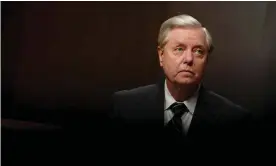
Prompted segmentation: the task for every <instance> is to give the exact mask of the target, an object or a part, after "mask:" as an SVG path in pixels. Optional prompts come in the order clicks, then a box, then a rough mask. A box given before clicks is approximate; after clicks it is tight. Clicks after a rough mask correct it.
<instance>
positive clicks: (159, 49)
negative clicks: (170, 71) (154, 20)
mask: <svg viewBox="0 0 276 166" xmlns="http://www.w3.org/2000/svg"><path fill="white" fill-rule="evenodd" d="M157 51H158V58H159V64H160V66H161V67H162V66H163V58H164V49H163V48H161V47H160V46H158V47H157Z"/></svg>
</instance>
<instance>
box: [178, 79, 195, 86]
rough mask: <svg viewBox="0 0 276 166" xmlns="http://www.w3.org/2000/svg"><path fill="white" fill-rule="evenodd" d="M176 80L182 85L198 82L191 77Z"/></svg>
mask: <svg viewBox="0 0 276 166" xmlns="http://www.w3.org/2000/svg"><path fill="white" fill-rule="evenodd" d="M175 82H176V83H178V84H181V85H194V84H195V83H196V82H195V81H194V80H191V79H179V80H176V81H175Z"/></svg>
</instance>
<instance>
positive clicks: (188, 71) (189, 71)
mask: <svg viewBox="0 0 276 166" xmlns="http://www.w3.org/2000/svg"><path fill="white" fill-rule="evenodd" d="M182 72H185V73H190V74H192V75H194V74H195V73H194V72H192V71H191V70H181V71H179V73H182Z"/></svg>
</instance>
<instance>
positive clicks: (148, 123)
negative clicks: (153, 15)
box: [113, 15, 250, 148]
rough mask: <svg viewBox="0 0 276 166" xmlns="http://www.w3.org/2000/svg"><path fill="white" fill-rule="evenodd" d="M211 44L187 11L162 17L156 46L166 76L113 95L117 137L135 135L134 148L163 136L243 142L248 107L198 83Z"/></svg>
mask: <svg viewBox="0 0 276 166" xmlns="http://www.w3.org/2000/svg"><path fill="white" fill-rule="evenodd" d="M212 48H213V46H212V37H211V35H210V33H209V32H208V30H207V29H206V28H205V27H203V26H202V25H201V23H200V22H199V21H197V20H196V19H195V18H193V17H192V16H189V15H178V16H174V17H172V18H170V19H168V20H166V21H165V22H164V23H163V24H162V25H161V28H160V32H159V36H158V47H157V50H158V56H159V63H160V66H161V67H162V69H163V71H164V75H165V78H164V79H162V80H161V81H160V82H158V83H157V84H153V85H148V86H143V87H138V88H135V89H131V90H124V91H120V92H116V93H115V94H114V95H113V110H114V114H113V117H114V119H117V121H116V122H117V124H120V125H117V127H118V128H116V129H117V130H116V129H115V128H114V131H116V133H117V131H119V130H118V129H120V131H122V133H120V134H121V136H122V137H120V138H118V139H122V138H125V140H131V139H133V140H134V138H136V139H137V140H139V141H135V143H133V144H135V145H137V144H139V143H140V144H139V145H138V146H137V147H138V148H139V147H140V146H142V147H144V146H143V145H146V146H147V147H149V145H150V146H154V145H153V143H155V144H156V143H157V144H156V145H157V146H158V145H161V144H164V141H165V142H167V144H169V145H172V146H176V145H179V144H181V145H184V146H185V145H200V146H201V147H202V146H204V145H210V144H211V145H212V146H214V144H216V145H217V147H220V146H224V147H225V146H228V147H231V146H232V145H235V144H236V143H237V142H240V141H242V135H241V134H244V131H246V130H244V129H245V128H244V127H245V126H246V125H245V124H247V121H248V119H249V117H250V114H249V112H248V111H246V110H245V109H243V108H242V107H240V106H238V105H236V104H234V103H233V102H231V101H230V100H228V99H226V98H224V97H222V96H220V95H218V94H216V93H214V92H212V91H209V90H207V89H205V87H204V86H203V84H202V78H203V75H204V70H205V67H206V65H207V62H208V57H209V56H210V53H211V52H212ZM161 128H162V129H161ZM121 129H123V130H121ZM160 133H162V134H161V135H160ZM120 134H118V135H120ZM132 136H133V137H132ZM229 140H230V141H229ZM210 141H212V143H211V142H210ZM145 142H147V143H148V144H147V143H145ZM133 144H131V143H130V144H129V145H133Z"/></svg>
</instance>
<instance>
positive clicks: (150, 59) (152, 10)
mask: <svg viewBox="0 0 276 166" xmlns="http://www.w3.org/2000/svg"><path fill="white" fill-rule="evenodd" d="M1 11H2V14H1V15H2V24H1V25H2V42H1V44H2V50H1V51H2V54H1V55H2V64H1V65H2V82H1V84H2V91H1V92H2V110H1V111H2V119H3V118H6V119H11V118H12V119H18V120H28V121H34V122H44V123H57V124H60V123H63V122H69V123H77V122H78V121H77V119H78V120H80V121H82V120H83V118H85V117H86V116H87V115H90V114H91V113H92V114H94V113H96V114H98V113H100V114H101V113H103V111H104V110H102V109H100V108H101V106H102V105H104V104H105V102H106V101H108V99H109V97H110V95H111V94H112V93H113V92H114V91H117V90H121V89H129V88H134V87H137V86H142V85H146V84H151V83H155V81H156V79H157V78H158V76H159V74H160V72H161V70H160V68H159V64H158V59H157V51H156V47H157V36H158V30H159V27H160V25H161V23H162V22H163V21H165V20H166V19H168V18H169V17H171V16H174V15H176V14H183V13H186V14H190V15H192V16H194V17H195V18H197V19H198V20H199V21H200V22H202V24H203V25H205V26H206V27H207V28H208V29H209V31H210V32H211V34H212V36H213V40H214V45H215V50H214V52H213V54H212V55H211V58H210V61H209V65H208V68H207V71H206V76H205V80H204V82H205V84H206V87H208V88H209V89H212V90H214V91H215V92H217V93H219V94H221V95H223V96H226V97H228V98H229V99H231V100H232V101H234V102H236V103H238V104H240V105H242V106H244V107H245V108H247V109H249V110H250V111H252V112H253V113H254V115H256V117H262V118H263V115H265V116H264V117H266V118H269V117H272V116H271V115H274V98H275V97H276V87H275V86H274V84H275V83H276V77H275V76H276V66H275V65H274V62H276V61H275V53H276V49H275V47H274V45H275V42H276V32H275V29H276V22H275V16H276V3H275V2H3V3H1Z"/></svg>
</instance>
